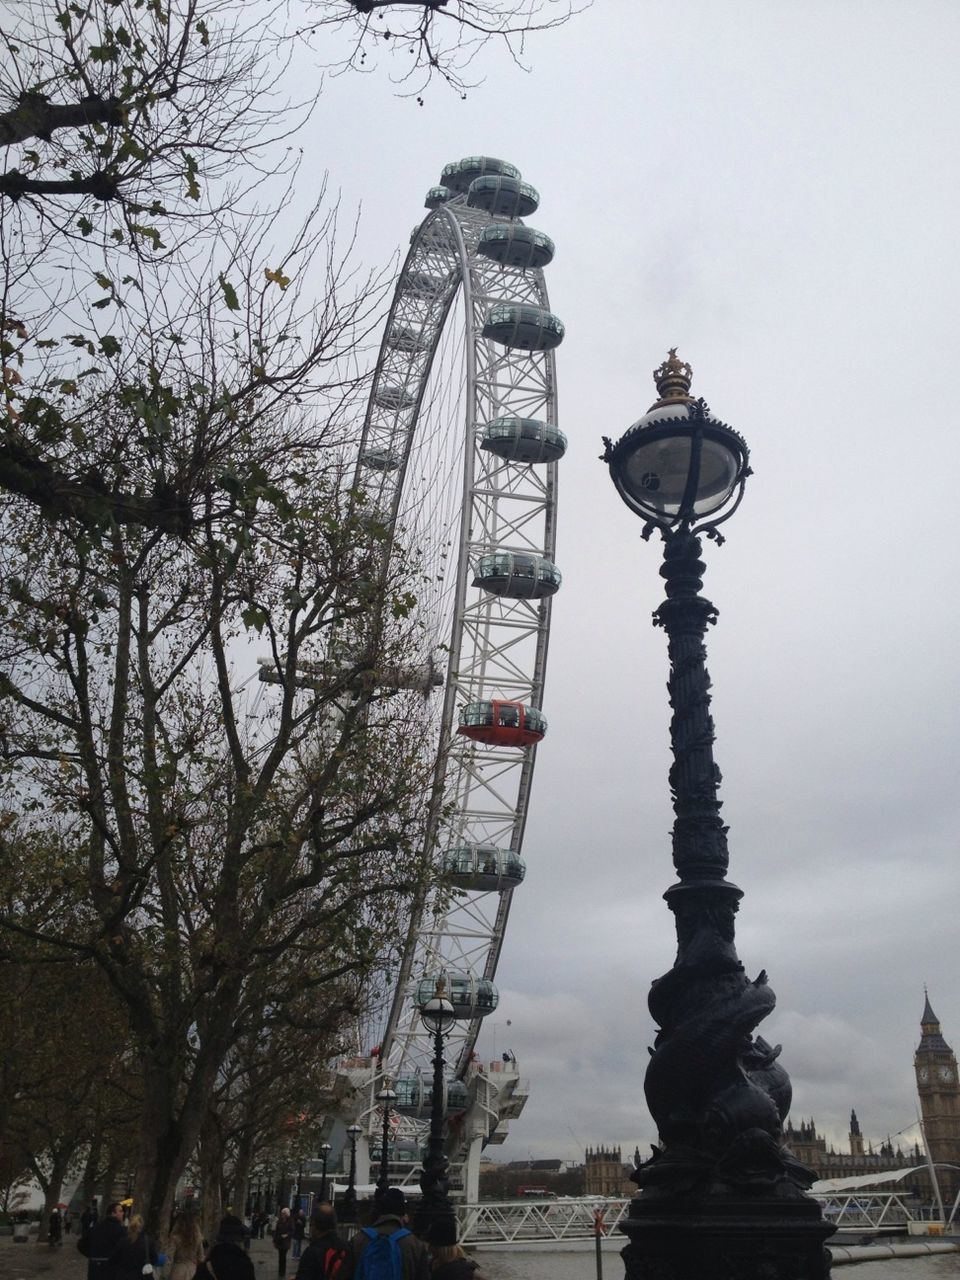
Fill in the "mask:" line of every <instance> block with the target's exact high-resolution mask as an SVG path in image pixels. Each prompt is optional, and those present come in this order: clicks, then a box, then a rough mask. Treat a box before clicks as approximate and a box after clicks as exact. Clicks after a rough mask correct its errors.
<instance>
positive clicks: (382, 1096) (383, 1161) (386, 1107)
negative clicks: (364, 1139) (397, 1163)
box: [377, 1080, 397, 1196]
mask: <svg viewBox="0 0 960 1280" xmlns="http://www.w3.org/2000/svg"><path fill="white" fill-rule="evenodd" d="M396 1100H397V1095H396V1091H395V1090H393V1089H391V1088H390V1083H389V1081H387V1080H384V1087H383V1088H382V1089H381V1090H380V1092H379V1093H378V1094H377V1101H378V1102H379V1103H380V1105H381V1107H383V1133H382V1135H381V1139H380V1176H379V1178H377V1195H379V1196H382V1195H383V1193H384V1192H385V1191H386V1190H387V1188H388V1187H389V1186H390V1174H389V1171H388V1167H387V1166H388V1161H387V1139H388V1138H389V1136H390V1107H391V1106H392V1105H393V1103H395V1102H396Z"/></svg>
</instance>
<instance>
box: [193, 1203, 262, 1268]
mask: <svg viewBox="0 0 960 1280" xmlns="http://www.w3.org/2000/svg"><path fill="white" fill-rule="evenodd" d="M245 1235H246V1232H245V1231H244V1229H243V1223H242V1222H241V1221H240V1219H239V1218H238V1217H236V1216H235V1215H234V1214H232V1213H228V1214H226V1215H225V1216H224V1217H223V1218H222V1219H221V1220H220V1226H219V1227H218V1228H217V1238H216V1240H215V1241H214V1242H213V1245H212V1247H211V1249H210V1251H209V1252H208V1253H207V1256H206V1257H205V1258H204V1260H203V1261H202V1262H201V1264H200V1266H199V1267H197V1280H255V1277H256V1272H255V1271H254V1269H253V1263H252V1262H251V1261H250V1255H249V1254H248V1253H247V1251H246V1249H245V1248H244V1247H243V1246H244V1237H245Z"/></svg>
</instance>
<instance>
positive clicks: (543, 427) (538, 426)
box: [480, 416, 567, 463]
mask: <svg viewBox="0 0 960 1280" xmlns="http://www.w3.org/2000/svg"><path fill="white" fill-rule="evenodd" d="M480 448H481V449H486V450H487V452H488V453H495V454H496V455H497V457H498V458H503V459H504V460H505V461H506V462H526V463H538V462H559V461H560V459H561V458H562V457H563V455H564V454H565V453H566V451H567V437H566V436H565V435H564V434H563V432H562V431H561V430H560V428H559V427H557V426H555V425H554V423H552V422H542V421H541V420H540V419H539V418H514V417H510V416H504V417H502V418H494V419H493V421H492V422H488V423H487V425H486V426H485V427H484V428H483V433H482V436H481V439H480Z"/></svg>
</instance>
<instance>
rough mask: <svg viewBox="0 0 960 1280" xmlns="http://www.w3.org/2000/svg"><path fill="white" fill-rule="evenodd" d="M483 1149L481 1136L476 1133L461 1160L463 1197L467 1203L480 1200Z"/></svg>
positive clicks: (476, 1202) (475, 1202) (474, 1202)
mask: <svg viewBox="0 0 960 1280" xmlns="http://www.w3.org/2000/svg"><path fill="white" fill-rule="evenodd" d="M482 1151H483V1138H482V1137H481V1136H480V1135H479V1134H477V1136H476V1137H475V1138H474V1139H473V1140H472V1142H471V1143H470V1145H469V1147H467V1154H466V1157H465V1158H464V1161H463V1198H464V1200H465V1201H466V1202H467V1204H478V1203H479V1200H480V1155H481V1152H482Z"/></svg>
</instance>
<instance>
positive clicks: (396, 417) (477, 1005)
mask: <svg viewBox="0 0 960 1280" xmlns="http://www.w3.org/2000/svg"><path fill="white" fill-rule="evenodd" d="M538 203H539V197H538V195H537V192H536V191H535V190H534V188H533V187H532V186H530V185H529V184H528V183H526V182H524V181H523V180H522V179H521V175H520V173H519V170H517V169H516V168H515V167H514V166H513V165H511V164H508V163H506V162H505V161H502V160H497V159H494V158H492V157H489V156H469V157H467V158H466V159H464V160H460V161H458V162H456V163H454V164H450V165H447V166H446V167H445V168H444V170H443V174H442V177H441V185H440V186H437V187H432V188H431V189H430V191H429V192H428V194H427V199H426V207H427V209H428V211H429V212H428V214H427V215H426V217H425V218H424V220H423V221H422V222H421V223H420V224H419V225H418V226H417V227H416V228H415V229H414V232H413V234H412V236H411V244H410V250H409V253H408V254H407V256H406V260H405V261H404V264H403V267H402V270H401V272H400V276H399V279H398V282H397V285H396V290H395V293H394V296H393V301H392V305H391V308H390V313H389V316H388V319H387V323H386V326H385V331H384V336H383V341H382V344H381V347H380V352H379V358H378V362H377V366H376V371H375V374H374V379H373V384H372V388H371V393H370V398H369V403H368V406H367V412H366V418H365V422H364V427H363V433H362V440H361V445H360V453H359V471H358V477H357V479H358V483H359V484H361V485H362V486H363V488H364V489H365V491H366V493H367V495H368V498H369V499H370V500H371V501H372V503H373V505H374V507H375V509H376V510H377V511H378V513H379V514H380V515H381V516H382V518H383V520H384V521H385V523H386V524H387V526H388V528H389V529H390V530H391V531H392V532H393V534H394V536H395V537H397V538H398V539H400V538H402V539H403V541H404V543H405V544H406V545H408V546H414V547H417V548H420V549H422V555H423V556H424V557H425V561H424V563H423V564H422V565H421V574H420V577H421V581H422V582H423V583H424V584H425V591H426V595H425V596H424V595H423V594H421V599H420V608H421V612H422V614H423V616H424V617H425V618H427V619H429V622H428V623H427V629H428V631H429V633H430V634H429V639H428V643H427V646H426V648H427V649H428V650H429V653H428V654H427V655H426V661H425V662H424V663H423V664H422V666H421V667H420V668H419V670H420V672H421V675H420V677H419V678H421V679H422V680H423V686H422V687H423V691H424V695H425V697H426V698H427V699H428V706H427V718H428V720H429V722H430V724H429V735H430V741H431V746H430V749H431V751H433V752H435V760H436V763H435V773H434V789H433V801H432V804H431V808H430V812H429V814H428V817H427V822H426V837H425V839H426V848H425V854H426V859H425V860H426V863H427V865H428V867H429V868H430V869H431V874H430V879H429V883H428V884H427V885H426V886H425V887H424V890H423V892H422V894H421V895H420V898H419V900H418V901H417V902H416V903H415V905H414V910H413V912H412V917H411V920H410V924H409V929H408V932H407V937H406V942H405V945H404V948H403V953H402V959H401V961H400V964H399V971H398V973H397V975H396V979H395V984H394V987H393V995H392V1000H391V1001H390V1002H389V1007H388V1008H387V1009H386V1010H385V1016H384V1021H383V1026H382V1031H381V1038H380V1045H379V1048H378V1050H377V1053H376V1056H375V1057H374V1058H373V1059H372V1061H371V1063H370V1070H369V1081H368V1086H367V1088H368V1098H369V1099H370V1100H371V1105H369V1106H368V1107H367V1108H366V1109H365V1111H364V1114H363V1117H362V1118H364V1119H365V1120H366V1122H367V1123H366V1124H365V1126H364V1128H365V1130H366V1133H367V1134H368V1135H369V1137H371V1138H372V1137H373V1136H374V1134H375V1133H376V1132H377V1129H378V1124H379V1116H378V1115H377V1114H376V1108H375V1106H374V1105H373V1103H372V1099H373V1098H374V1097H375V1094H376V1090H377V1086H378V1084H379V1083H381V1082H383V1081H384V1080H386V1079H388V1078H389V1080H390V1081H392V1085H393V1089H394V1091H395V1093H396V1094H397V1099H396V1103H395V1104H394V1110H395V1112H396V1113H397V1119H400V1118H402V1119H403V1120H404V1121H405V1123H406V1125H407V1126H413V1127H414V1129H415V1127H416V1123H417V1121H418V1120H422V1119H423V1118H425V1117H426V1115H427V1114H428V1112H429V1098H430V1080H431V1068H430V1057H431V1053H432V1040H431V1037H430V1036H429V1035H428V1033H427V1032H426V1031H425V1030H424V1029H423V1027H422V1024H421V1020H420V1014H419V1009H420V1006H421V1005H422V1004H423V1003H424V1002H425V1001H426V1000H428V999H430V998H431V996H432V995H433V994H434V992H435V990H436V987H437V983H438V979H440V978H441V976H442V977H443V979H444V981H445V984H446V993H447V998H448V999H450V1000H451V1002H452V1003H453V1006H454V1009H455V1011H456V1014H457V1021H456V1023H455V1029H454V1031H453V1032H452V1033H451V1035H450V1038H449V1040H448V1043H447V1050H446V1061H447V1064H448V1077H449V1078H448V1080H447V1085H446V1110H447V1115H448V1118H450V1117H455V1118H456V1119H457V1121H458V1123H457V1124H455V1125H453V1126H451V1128H452V1130H453V1131H455V1132H456V1133H457V1135H458V1141H459V1143H460V1146H461V1147H462V1148H463V1150H461V1152H460V1153H459V1154H460V1155H461V1156H462V1157H463V1159H464V1160H465V1159H466V1156H465V1151H466V1147H468V1146H469V1145H470V1144H471V1142H472V1143H473V1145H474V1147H475V1149H476V1153H477V1157H478V1155H479V1146H478V1142H486V1141H491V1140H492V1141H498V1140H499V1141H502V1139H503V1136H504V1133H505V1127H506V1120H507V1119H508V1118H509V1117H510V1116H511V1115H512V1116H515V1115H517V1114H519V1110H520V1109H521V1108H522V1105H523V1101H524V1098H523V1095H522V1092H521V1090H520V1088H519V1078H518V1074H517V1071H516V1064H515V1062H513V1063H510V1064H508V1065H507V1066H501V1067H500V1068H499V1070H492V1069H493V1068H496V1066H497V1064H490V1068H491V1069H484V1068H482V1067H479V1066H478V1064H477V1063H476V1060H475V1053H474V1048H475V1045H476V1040H477V1035H478V1033H479V1030H480V1026H481V1022H482V1019H483V1017H484V1016H486V1015H487V1014H489V1013H491V1012H493V1010H494V1009H495V1008H496V1006H497V1002H498V993H497V989H496V986H495V984H494V976H495V974H496V970H497V963H498V960H499V957H500V951H501V947H502V945H503V939H504V932H505V929H506V925H507V919H508V915H509V911H510V903H511V899H512V897H513V894H514V892H515V891H516V890H517V889H518V888H519V887H520V885H521V884H522V882H523V879H524V875H525V865H524V862H523V859H522V857H521V847H522V842H523V834H524V827H525V824H526V819H527V809H528V805H529V799H530V789H531V783H532V778H533V771H534V763H535V759H536V749H537V744H538V743H539V742H540V741H541V740H542V739H543V737H544V735H545V734H546V731H547V724H546V720H545V718H544V714H543V708H542V697H543V687H544V677H545V672H546V662H547V643H548V638H549V631H550V614H551V602H552V597H553V595H554V594H555V592H556V591H557V589H558V588H559V586H560V572H559V570H558V568H557V566H556V563H555V546H556V484H557V464H558V462H559V461H560V459H561V458H562V456H563V454H564V452H565V449H566V439H565V437H564V435H563V433H562V432H561V431H560V430H559V428H558V427H557V397H556V375H555V363H554V355H553V351H554V348H555V347H556V346H557V345H558V344H559V343H560V342H561V340H562V338H563V325H562V323H561V322H560V320H559V319H558V318H557V317H556V316H555V315H554V314H553V313H552V312H551V311H550V310H549V303H548V298H547V289H546V284H545V281H544V273H543V269H544V268H545V267H546V266H547V265H548V264H549V262H550V261H551V259H552V257H553V253H554V246H553V242H552V241H551V240H550V238H549V237H548V236H546V235H545V234H543V233H542V232H541V231H538V230H535V229H534V228H532V227H530V226H527V225H525V223H524V221H523V219H524V218H526V217H528V216H529V215H530V214H532V213H533V212H534V211H535V210H536V208H537V206H538ZM458 295H459V296H460V298H461V300H462V304H461V306H459V307H457V306H456V305H455V303H456V300H457V296H458ZM360 1065H361V1064H360V1063H359V1062H358V1063H357V1066H358V1067H359V1066H360ZM493 1075H496V1076H497V1078H496V1079H493V1078H492V1077H493ZM471 1116H472V1119H470V1121H469V1123H467V1122H466V1120H467V1119H468V1118H469V1117H471ZM452 1145H456V1144H452ZM451 1154H452V1155H453V1157H454V1160H453V1163H454V1164H456V1159H457V1154H458V1153H457V1152H456V1151H453V1150H451ZM474 1163H475V1162H474Z"/></svg>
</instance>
